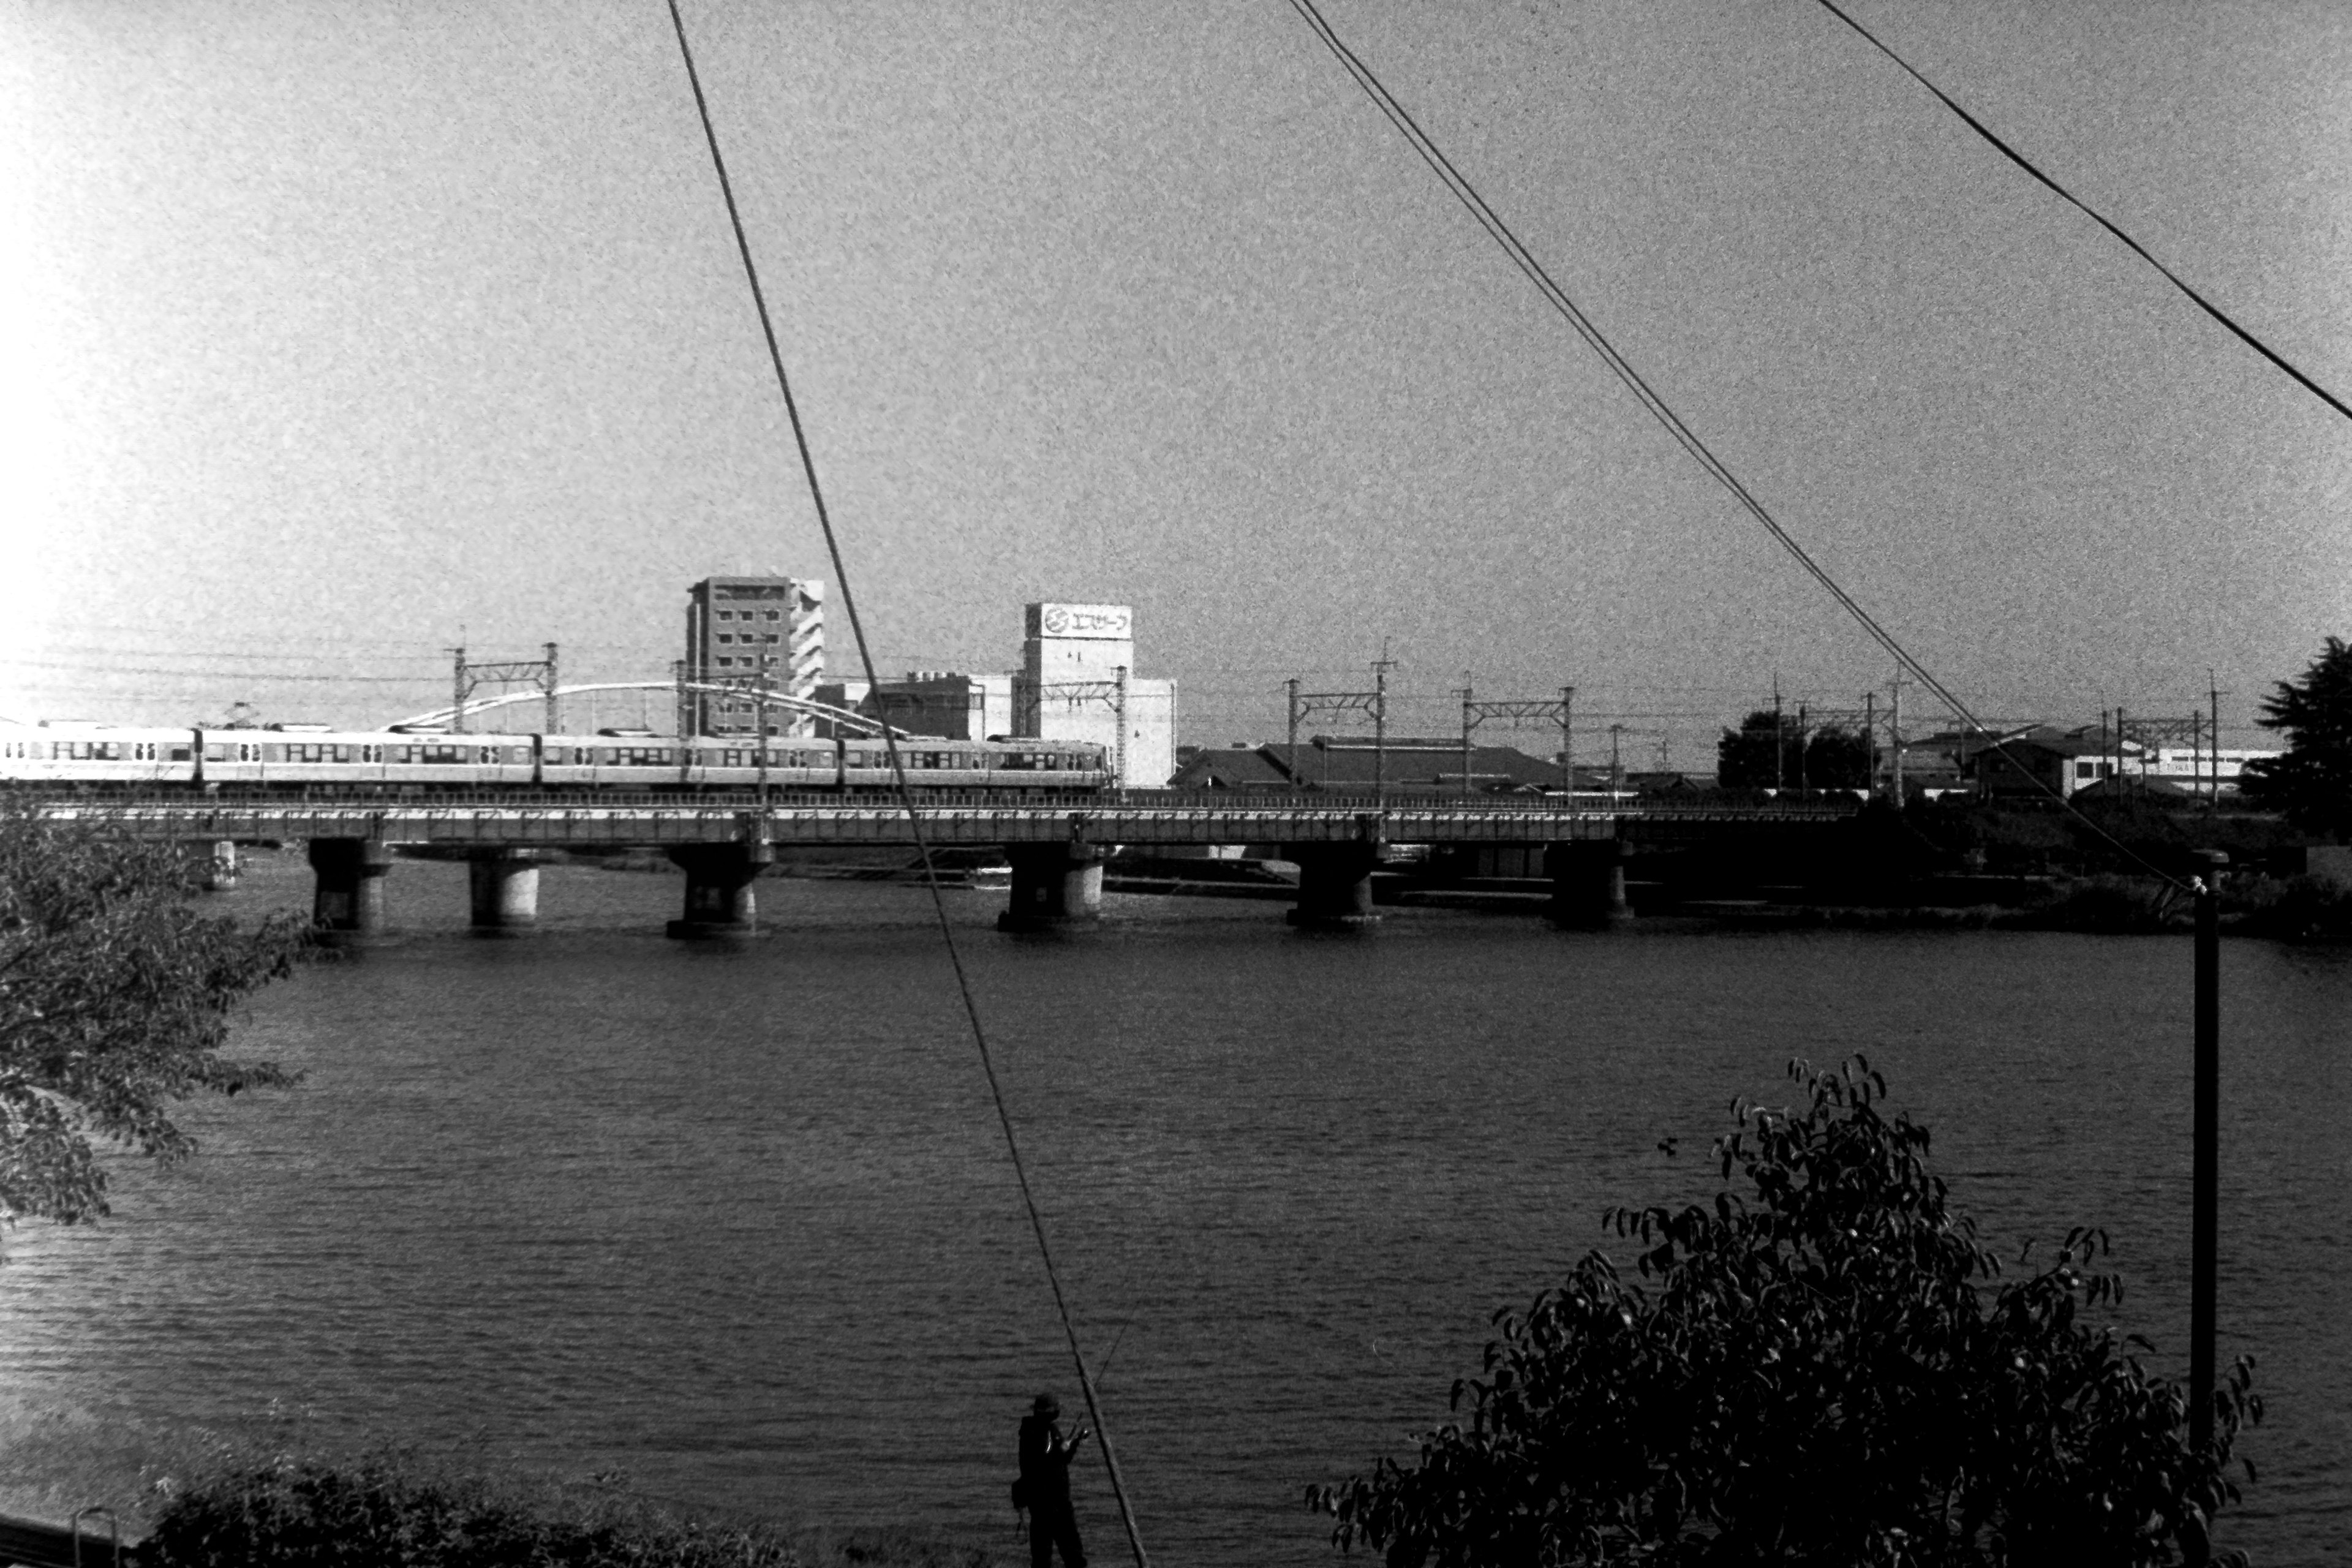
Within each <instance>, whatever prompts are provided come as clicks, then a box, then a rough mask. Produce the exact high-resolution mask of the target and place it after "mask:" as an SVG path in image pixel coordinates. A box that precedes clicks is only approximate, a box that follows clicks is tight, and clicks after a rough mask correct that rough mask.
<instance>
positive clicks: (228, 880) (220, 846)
mask: <svg viewBox="0 0 2352 1568" xmlns="http://www.w3.org/2000/svg"><path fill="white" fill-rule="evenodd" d="M243 870H244V868H243V867H241V866H239V865H238V864H237V860H236V839H234V838H222V839H216V840H215V841H214V844H213V853H212V858H211V860H209V861H208V862H206V864H205V892H207V893H226V892H228V891H231V890H232V889H235V888H236V879H237V878H238V876H239V875H240V874H242V872H243Z"/></svg>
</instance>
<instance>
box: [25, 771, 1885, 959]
mask: <svg viewBox="0 0 2352 1568" xmlns="http://www.w3.org/2000/svg"><path fill="white" fill-rule="evenodd" d="M41 809H42V810H43V811H44V813H45V814H46V815H47V816H52V817H55V818H58V819H63V820H76V821H82V822H89V823H92V824H96V825H100V826H104V827H106V828H107V829H109V830H110V831H113V832H117V833H123V834H130V835H133V836H137V837H151V838H172V839H183V840H194V841H200V842H201V841H210V842H212V843H214V844H215V845H216V846H224V847H226V853H227V854H228V855H229V857H230V858H231V860H232V862H233V858H234V846H235V845H236V844H237V843H239V842H246V843H252V842H256V841H275V842H286V841H289V840H293V839H302V840H306V841H307V842H308V844H309V846H310V865H311V867H312V868H313V869H314V871H315V872H316V875H317V879H318V885H317V894H316V900H315V904H314V910H315V914H316V917H317V920H318V922H319V924H320V926H322V927H324V928H325V929H326V930H328V931H331V932H334V933H340V934H342V935H345V936H350V937H363V936H365V935H366V934H368V933H371V932H375V931H382V930H383V929H384V901H383V878H384V875H385V873H386V872H387V871H389V870H390V868H391V867H392V863H393V858H394V857H393V847H394V845H401V844H430V845H436V846H440V847H445V848H451V849H457V850H462V851H463V852H464V853H465V855H466V858H467V859H468V860H469V861H470V862H471V865H472V879H471V880H472V898H473V906H472V919H473V923H474V925H475V927H476V928H477V929H478V930H482V931H511V930H515V929H519V928H521V927H526V926H529V925H530V924H531V923H532V922H533V921H535V920H536V918H537V913H538V896H539V871H538V866H539V863H540V862H541V860H542V859H543V858H545V856H546V855H547V854H548V853H549V852H551V851H555V850H568V849H590V850H594V849H602V850H607V851H610V850H616V849H620V848H624V847H658V848H660V849H662V850H664V851H665V852H666V853H667V855H668V856H669V858H671V859H672V860H673V861H675V862H676V863H677V865H678V866H679V867H680V868H682V869H683V870H684V871H685V872H686V904H685V909H684V910H683V912H682V914H681V916H680V918H678V919H677V920H675V921H671V922H670V923H669V931H670V934H672V935H674V936H681V937H726V936H741V935H749V934H751V932H752V931H754V930H755V929H756V923H757V922H756V904H755V901H754V899H753V895H752V890H751V889H752V884H753V882H754V881H755V880H756V879H758V877H759V875H760V873H761V871H762V870H764V869H765V868H767V867H768V866H770V865H771V864H772V863H773V861H774V857H775V849H776V847H777V846H779V845H860V846H889V845H902V846H907V847H912V846H914V845H915V844H916V843H917V841H918V832H919V836H920V841H921V842H923V843H925V844H928V845H929V846H931V847H935V848H949V847H955V848H969V847H997V848H1001V849H1002V850H1003V854H1004V856H1005V858H1006V859H1007V860H1008V861H1010V862H1011V864H1012V868H1013V887H1012V900H1011V902H1010V905H1009V907H1008V908H1007V909H1006V910H1005V912H1004V914H1003V917H1002V918H1001V920H1000V922H999V923H1000V924H1002V925H1003V926H1004V927H1006V928H1007V929H1024V928H1036V927H1051V926H1055V925H1059V924H1062V923H1065V922H1067V921H1083V920H1086V919H1089V918H1091V917H1092V916H1094V915H1095V914H1096V913H1097V911H1098V910H1099V907H1100V904H1101V899H1102V878H1103V861H1104V859H1105V858H1106V857H1107V856H1108V854H1109V853H1110V851H1111V850H1112V849H1113V848H1115V847H1119V846H1137V847H1142V846H1179V845H1181V846H1205V845H1234V844H1253V845H1273V846H1278V847H1279V850H1280V854H1281V857H1282V858H1285V859H1287V860H1291V861H1294V862H1296V863H1297V866H1298V868H1299V879H1298V896H1297V906H1296V907H1295V908H1294V909H1293V910H1291V911H1290V917H1289V918H1290V920H1291V921H1292V923H1294V924H1298V925H1308V926H1325V925H1329V926H1344V925H1350V924H1356V923H1360V922H1362V921H1369V920H1370V919H1372V918H1373V914H1372V903H1371V880H1372V874H1373V872H1374V870H1375V869H1377V868H1379V867H1380V866H1381V863H1382V862H1383V861H1384V860H1385V859H1387V858H1389V857H1390V856H1391V854H1393V853H1394V852H1395V850H1396V848H1397V847H1400V846H1404V845H1430V846H1438V845H1446V846H1471V847H1478V846H1485V847H1496V848H1498V849H1499V848H1506V847H1508V848H1515V849H1517V850H1519V851H1521V852H1523V854H1524V855H1528V856H1534V855H1538V854H1539V858H1540V863H1541V866H1542V868H1543V874H1544V876H1546V877H1547V878H1549V879H1550V881H1551V884H1552V899H1551V902H1550V905H1549V912H1550V913H1551V915H1552V917H1553V918H1555V919H1557V920H1559V921H1563V922H1570V923H1594V924H1601V923H1608V922H1611V921H1621V920H1623V919H1626V918H1629V912H1630V911H1629V909H1628V906H1627V904H1626V901H1625V873H1624V865H1623V862H1624V858H1625V855H1626V854H1627V852H1628V851H1629V849H1630V848H1631V847H1633V846H1634V845H1636V844H1645V843H1646V844H1655V845H1673V844H1686V843H1691V842H1694V841H1704V840H1707V839H1712V838H1718V837H1723V836H1726V835H1734V836H1738V837H1752V836H1755V835H1759V834H1761V835H1772V836H1776V837H1778V836H1783V835H1791V834H1818V833H1822V832H1823V831H1824V830H1828V829H1832V828H1834V827H1835V826H1837V825H1838V824H1840V823H1843V822H1846V821H1848V820H1850V819H1851V818H1852V817H1853V815H1854V813H1853V808H1851V807H1841V806H1834V805H1769V806H1760V807H1678V806H1671V805H1628V804H1623V803H1621V802H1617V801H1613V800H1612V801H1610V802H1608V803H1607V804H1605V805H1601V806H1600V807H1599V808H1597V809H1596V808H1594V807H1593V806H1591V805H1586V804H1583V803H1579V804H1577V805H1567V804H1564V803H1562V802H1561V801H1559V799H1557V798H1556V797H1555V798H1551V799H1537V798H1533V797H1526V798H1517V799H1515V798H1512V797H1487V798H1483V799H1458V800H1457V799H1440V798H1426V797H1420V798H1402V799H1401V798H1398V797H1395V796H1391V797H1388V798H1385V799H1380V798H1370V797H1367V798H1349V797H1345V796H1335V795H1319V794H1314V793H1304V794H1299V795H1264V796H1249V797H1240V798H1236V797H1234V796H1233V795H1224V794H1217V793H1209V792H1188V791H1174V790H1129V791H1118V792H1109V793H1106V794H1103V795H1096V796H1089V797H1087V798H1086V799H1085V800H1084V801H1083V802H1080V803H1072V802H1054V803H1042V804H1041V803H1039V802H1037V801H1035V800H1034V799H1025V798H1019V797H1007V798H1002V799H998V798H989V797H986V796H975V795H938V796H931V797H926V796H922V795H917V796H916V797H915V798H914V800H913V802H912V804H911V807H910V806H909V805H902V804H899V803H897V802H892V801H887V800H882V799H877V800H872V801H853V800H845V799H843V798H842V797H841V796H839V795H772V796H769V797H767V798H764V799H762V798H756V797H752V796H749V795H745V796H741V797H737V798H714V797H711V796H707V795H638V796H626V797H618V796H614V795H609V794H581V795H561V794H556V793H551V792H547V791H542V790H532V791H522V790H512V791H507V792H503V793H499V792H485V793H481V794H477V795H468V796H464V797H448V796H418V797H414V798H398V799H395V798H389V797H382V796H366V795H353V796H348V797H342V798H323V799H321V798H288V799H249V800H231V799H226V798H222V797H206V796H203V795H177V796H152V797H144V798H142V797H131V796H115V797H103V796H87V795H83V796H60V797H54V798H51V799H49V800H47V801H45V802H43V803H41Z"/></svg>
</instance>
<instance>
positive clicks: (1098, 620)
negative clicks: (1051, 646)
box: [1037, 605, 1133, 637]
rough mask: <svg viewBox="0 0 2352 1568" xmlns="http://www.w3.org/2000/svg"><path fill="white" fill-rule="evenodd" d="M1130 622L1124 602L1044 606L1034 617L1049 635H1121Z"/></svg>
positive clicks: (1130, 617) (1129, 615) (1040, 629)
mask: <svg viewBox="0 0 2352 1568" xmlns="http://www.w3.org/2000/svg"><path fill="white" fill-rule="evenodd" d="M1132 621H1133V612H1132V611H1130V610H1129V608H1128V607H1127V606H1126V605H1045V606H1044V607H1043V608H1042V609H1041V610H1040V611H1039V613H1038V617H1037V622H1038V630H1039V631H1040V632H1041V633H1043V634H1044V635H1045V636H1046V637H1125V636H1127V635H1128V628H1129V626H1130V625H1131V624H1132Z"/></svg>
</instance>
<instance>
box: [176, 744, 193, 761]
mask: <svg viewBox="0 0 2352 1568" xmlns="http://www.w3.org/2000/svg"><path fill="white" fill-rule="evenodd" d="M195 754H196V753H195V750H194V747H191V746H174V747H173V748H172V760H173V762H175V763H185V762H192V761H194V758H195Z"/></svg>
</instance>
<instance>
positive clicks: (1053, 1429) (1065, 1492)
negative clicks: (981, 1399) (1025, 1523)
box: [1018, 1394, 1091, 1568]
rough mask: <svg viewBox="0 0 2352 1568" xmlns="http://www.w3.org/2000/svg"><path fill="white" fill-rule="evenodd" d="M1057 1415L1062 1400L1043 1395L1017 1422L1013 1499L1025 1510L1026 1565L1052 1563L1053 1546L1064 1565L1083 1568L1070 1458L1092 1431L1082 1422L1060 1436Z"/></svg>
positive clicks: (1039, 1566) (1084, 1559) (1046, 1567)
mask: <svg viewBox="0 0 2352 1568" xmlns="http://www.w3.org/2000/svg"><path fill="white" fill-rule="evenodd" d="M1061 1416H1062V1402H1061V1401H1060V1400H1058V1399H1056V1398H1055V1397H1054V1396H1053V1395H1052V1394H1039V1395H1038V1396H1037V1397H1036V1399H1035V1400H1034V1401H1033V1402H1032V1403H1031V1405H1030V1406H1029V1414H1028V1415H1025V1416H1024V1417H1023V1418H1022V1421H1021V1480H1020V1483H1019V1489H1020V1495H1019V1498H1018V1500H1020V1501H1022V1502H1024V1503H1025V1504H1026V1505H1027V1507H1028V1510H1029V1563H1030V1568H1050V1565H1051V1564H1052V1563H1053V1560H1054V1552H1055V1548H1057V1547H1058V1548H1059V1549H1060V1551H1061V1553H1062V1568H1087V1549H1086V1548H1085V1547H1084V1546H1082V1545H1080V1544H1079V1542H1078V1521H1077V1516H1076V1514H1075V1513H1074V1512H1072V1511H1071V1509H1070V1460H1071V1459H1072V1458H1075V1457H1076V1454H1077V1451H1078V1446H1079V1445H1080V1444H1081V1443H1084V1442H1085V1441H1086V1440H1087V1437H1088V1436H1090V1435H1091V1434H1090V1433H1089V1432H1088V1430H1087V1427H1085V1426H1080V1427H1079V1428H1078V1429H1077V1430H1076V1432H1074V1433H1072V1434H1071V1435H1070V1436H1067V1437H1065V1436H1062V1429H1061V1427H1060V1426H1059V1425H1058V1423H1059V1422H1060V1420H1061Z"/></svg>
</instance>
